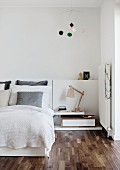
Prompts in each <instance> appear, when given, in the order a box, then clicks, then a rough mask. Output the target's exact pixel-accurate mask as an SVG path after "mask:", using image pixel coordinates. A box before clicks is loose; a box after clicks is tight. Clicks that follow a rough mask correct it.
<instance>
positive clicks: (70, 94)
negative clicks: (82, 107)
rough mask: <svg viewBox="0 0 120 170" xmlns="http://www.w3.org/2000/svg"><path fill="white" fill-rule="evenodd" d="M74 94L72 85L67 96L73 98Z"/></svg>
mask: <svg viewBox="0 0 120 170" xmlns="http://www.w3.org/2000/svg"><path fill="white" fill-rule="evenodd" d="M74 96H75V95H74V90H73V89H72V88H71V87H70V88H69V89H68V91H67V97H70V98H73V97H74Z"/></svg>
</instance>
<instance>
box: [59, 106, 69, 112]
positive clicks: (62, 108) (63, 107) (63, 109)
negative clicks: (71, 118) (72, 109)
mask: <svg viewBox="0 0 120 170" xmlns="http://www.w3.org/2000/svg"><path fill="white" fill-rule="evenodd" d="M65 110H67V109H66V106H59V107H58V111H65Z"/></svg>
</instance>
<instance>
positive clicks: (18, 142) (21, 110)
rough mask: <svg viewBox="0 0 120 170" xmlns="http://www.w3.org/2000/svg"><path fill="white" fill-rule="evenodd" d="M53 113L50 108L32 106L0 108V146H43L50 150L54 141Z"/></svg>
mask: <svg viewBox="0 0 120 170" xmlns="http://www.w3.org/2000/svg"><path fill="white" fill-rule="evenodd" d="M53 115H54V112H53V111H52V110H51V109H43V108H38V107H34V106H25V105H24V106H23V105H16V106H7V107H3V108H0V147H3V146H6V147H9V148H14V149H20V148H24V147H45V148H47V150H49V151H50V150H51V147H52V144H53V143H54V141H55V135H54V124H53Z"/></svg>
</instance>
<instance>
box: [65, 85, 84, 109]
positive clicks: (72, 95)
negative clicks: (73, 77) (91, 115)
mask: <svg viewBox="0 0 120 170" xmlns="http://www.w3.org/2000/svg"><path fill="white" fill-rule="evenodd" d="M74 91H76V92H77V93H80V94H81V95H80V99H79V101H78V106H77V107H76V108H75V110H74V112H80V111H81V110H80V103H81V100H82V97H83V96H84V91H82V92H81V91H79V90H77V89H76V88H74V87H73V86H69V89H68V92H67V97H70V98H73V97H74Z"/></svg>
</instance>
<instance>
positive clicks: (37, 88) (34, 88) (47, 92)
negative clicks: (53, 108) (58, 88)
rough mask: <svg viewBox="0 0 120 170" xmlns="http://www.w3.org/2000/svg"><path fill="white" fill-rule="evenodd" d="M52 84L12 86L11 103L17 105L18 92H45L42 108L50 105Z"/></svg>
mask: <svg viewBox="0 0 120 170" xmlns="http://www.w3.org/2000/svg"><path fill="white" fill-rule="evenodd" d="M51 89H52V88H51V87H50V86H27V85H22V86H19V85H14V86H13V87H12V88H11V95H10V100H9V105H16V103H17V92H43V98H42V108H49V107H50V94H51Z"/></svg>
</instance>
